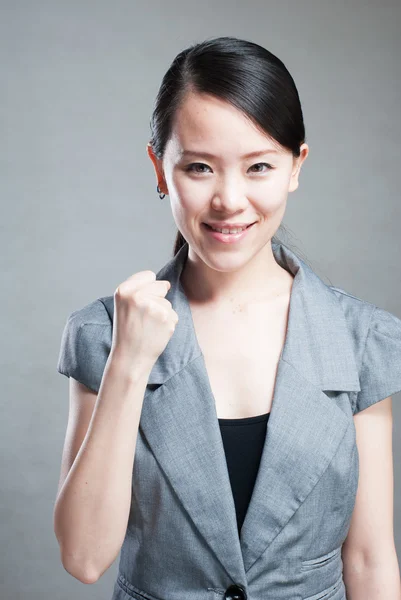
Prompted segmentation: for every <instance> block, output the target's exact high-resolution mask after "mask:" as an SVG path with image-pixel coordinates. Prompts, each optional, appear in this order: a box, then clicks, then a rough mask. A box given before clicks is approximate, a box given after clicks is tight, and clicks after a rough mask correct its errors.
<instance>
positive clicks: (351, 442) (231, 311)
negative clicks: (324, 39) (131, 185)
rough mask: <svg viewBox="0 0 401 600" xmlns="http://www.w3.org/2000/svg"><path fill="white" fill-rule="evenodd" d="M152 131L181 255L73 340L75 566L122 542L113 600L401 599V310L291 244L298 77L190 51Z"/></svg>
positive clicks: (301, 154) (224, 46)
mask: <svg viewBox="0 0 401 600" xmlns="http://www.w3.org/2000/svg"><path fill="white" fill-rule="evenodd" d="M151 128H152V136H151V140H150V142H149V144H148V147H147V151H148V154H149V157H150V159H151V160H152V163H153V165H154V168H155V174H156V181H157V191H158V192H159V195H160V198H161V199H163V198H164V197H165V196H166V195H168V197H169V201H170V204H171V209H172V214H173V217H174V220H175V223H176V225H177V228H178V235H177V239H176V243H175V247H174V255H173V258H171V259H170V260H169V261H168V262H167V263H166V264H165V265H164V266H163V267H162V268H161V269H160V271H159V272H158V273H157V274H155V273H154V272H152V271H149V270H144V271H140V272H138V273H135V274H133V275H132V276H131V277H129V278H128V279H127V280H126V281H124V282H123V283H121V285H119V286H118V288H117V289H116V291H115V292H114V294H113V295H109V296H104V297H101V298H97V299H96V300H94V301H93V302H90V303H89V304H87V305H86V306H84V307H83V308H80V309H78V310H76V311H74V312H73V313H72V314H71V315H70V316H69V318H68V321H67V323H66V326H65V329H64V332H63V337H62V344H61V350H60V356H59V362H58V370H59V372H60V373H63V374H65V375H67V376H68V377H70V406H71V410H70V417H69V423H68V428H67V435H66V441H65V449H64V455H63V464H62V472H61V477H60V486H59V493H58V497H57V501H56V506H55V514H54V517H55V533H56V536H57V539H58V541H59V544H60V549H61V558H62V562H63V565H64V567H65V569H66V570H67V571H68V572H69V573H71V574H72V575H73V576H74V577H76V578H77V579H79V580H81V581H83V582H85V583H92V582H95V581H97V580H98V579H99V578H100V576H101V575H102V574H103V573H104V572H105V571H106V570H107V569H108V568H109V566H110V565H111V564H112V563H113V561H114V560H115V558H116V557H117V555H118V554H119V552H120V550H121V556H120V561H119V571H118V577H117V580H116V582H115V587H114V592H113V596H112V599H113V600H129V599H131V598H136V599H137V600H144V599H147V600H219V599H226V600H227V599H232V600H234V599H235V600H243V599H248V600H264V599H266V598H273V599H274V600H281V599H283V600H284V599H285V600H294V599H295V598H299V599H303V600H318V599H320V598H321V599H323V598H324V599H325V600H345V599H346V598H347V599H348V600H361V599H364V600H365V599H366V598H369V599H370V600H373V599H375V600H376V599H377V600H379V599H380V600H384V598H385V599H386V600H400V598H401V595H400V574H399V567H398V562H397V556H396V551H395V544H394V534H393V458H392V409H391V395H392V394H394V393H395V392H398V391H400V390H401V320H400V319H399V318H397V317H396V316H395V315H393V314H391V313H389V312H387V311H385V310H384V309H381V308H379V307H377V306H375V305H373V304H371V303H369V302H368V301H366V300H362V299H360V298H357V297H355V296H353V295H351V294H350V293H348V292H346V291H345V290H343V289H341V288H338V287H334V286H329V285H327V284H325V283H324V282H323V281H322V280H321V279H320V278H319V277H318V275H317V274H315V273H314V271H313V270H312V269H311V268H310V267H309V265H308V264H307V263H306V262H304V261H303V260H302V259H301V258H300V257H299V256H298V255H297V254H296V253H295V252H293V251H292V250H290V249H289V247H288V246H286V245H285V244H283V243H282V242H280V241H278V240H277V238H275V233H276V232H277V230H278V229H279V227H280V224H281V222H282V219H283V216H284V213H285V208H286V203H287V196H288V193H289V192H293V191H295V190H296V189H297V187H298V182H299V174H300V170H301V167H302V164H303V162H304V160H305V159H306V157H307V155H308V145H307V144H306V143H305V130H304V123H303V117H302V110H301V104H300V100H299V97H298V93H297V89H296V87H295V84H294V81H293V79H292V77H291V75H290V73H289V72H288V70H287V69H286V67H285V66H284V64H283V63H282V62H281V61H280V60H279V59H278V58H277V57H276V56H274V55H273V54H271V53H270V52H269V51H268V50H266V49H265V48H262V47H261V46H259V45H257V44H254V43H252V42H249V41H245V40H240V39H237V38H232V37H220V38H216V39H209V40H207V41H205V42H203V43H200V44H196V45H193V46H191V47H189V48H188V49H186V50H184V51H182V52H181V53H180V54H179V55H178V56H177V57H176V58H175V59H174V61H173V63H172V64H171V66H170V68H169V69H168V71H167V73H166V74H165V76H164V78H163V81H162V84H161V87H160V91H159V93H158V96H157V99H156V105H155V108H154V113H153V116H152V120H151ZM150 235H152V233H151V232H150ZM144 266H145V265H144Z"/></svg>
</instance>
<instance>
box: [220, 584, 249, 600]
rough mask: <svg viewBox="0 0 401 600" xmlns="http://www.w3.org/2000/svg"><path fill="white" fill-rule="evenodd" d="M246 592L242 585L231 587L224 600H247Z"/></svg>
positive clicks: (227, 590)
mask: <svg viewBox="0 0 401 600" xmlns="http://www.w3.org/2000/svg"><path fill="white" fill-rule="evenodd" d="M246 598H247V596H246V592H245V590H244V588H243V587H242V586H241V585H237V584H236V583H234V584H233V585H230V586H229V587H228V588H227V589H226V591H225V594H224V600H246Z"/></svg>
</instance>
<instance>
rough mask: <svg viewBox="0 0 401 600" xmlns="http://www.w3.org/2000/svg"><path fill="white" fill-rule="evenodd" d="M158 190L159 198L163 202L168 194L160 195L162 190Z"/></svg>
mask: <svg viewBox="0 0 401 600" xmlns="http://www.w3.org/2000/svg"><path fill="white" fill-rule="evenodd" d="M156 189H157V193H158V194H159V198H160V200H163V198H164V197H165V196H166V194H161V193H160V191H161V190H160V188H159V186H157V188H156Z"/></svg>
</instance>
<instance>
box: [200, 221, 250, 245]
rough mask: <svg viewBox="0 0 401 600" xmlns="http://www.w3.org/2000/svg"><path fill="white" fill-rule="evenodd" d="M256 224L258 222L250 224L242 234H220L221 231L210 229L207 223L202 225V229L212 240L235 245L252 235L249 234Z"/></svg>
mask: <svg viewBox="0 0 401 600" xmlns="http://www.w3.org/2000/svg"><path fill="white" fill-rule="evenodd" d="M255 223H256V221H255V222H254V223H250V224H249V225H248V227H246V229H244V230H243V231H241V232H240V233H220V231H214V230H213V229H211V228H210V227H208V224H207V223H202V227H203V229H204V230H205V232H206V234H207V235H208V236H209V237H210V238H213V239H215V240H217V241H218V242H223V244H235V243H237V242H239V241H240V240H242V239H243V238H245V237H246V236H247V235H250V234H249V232H250V230H251V229H252V226H253V225H255Z"/></svg>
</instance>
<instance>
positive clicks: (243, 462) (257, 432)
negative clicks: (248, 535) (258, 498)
mask: <svg viewBox="0 0 401 600" xmlns="http://www.w3.org/2000/svg"><path fill="white" fill-rule="evenodd" d="M269 415H270V413H266V414H264V415H256V416H255V417H245V418H243V419H218V421H219V426H220V432H221V437H222V440H223V446H224V452H225V455H226V461H227V469H228V474H229V477H230V484H231V490H232V494H233V498H234V504H235V511H236V516H237V525H238V533H240V531H241V527H242V524H243V522H244V519H245V515H246V511H247V508H248V505H249V501H250V499H251V496H252V491H253V487H254V485H255V480H256V476H257V474H258V470H259V464H260V459H261V456H262V451H263V445H264V441H265V437H266V430H267V421H268V420H269Z"/></svg>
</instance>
